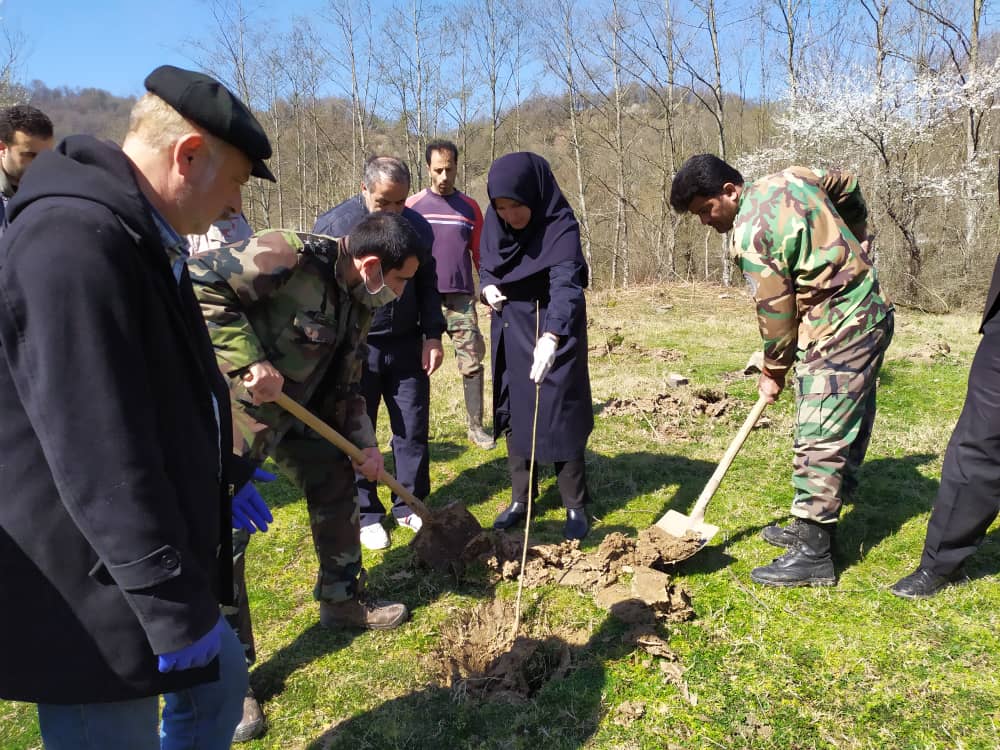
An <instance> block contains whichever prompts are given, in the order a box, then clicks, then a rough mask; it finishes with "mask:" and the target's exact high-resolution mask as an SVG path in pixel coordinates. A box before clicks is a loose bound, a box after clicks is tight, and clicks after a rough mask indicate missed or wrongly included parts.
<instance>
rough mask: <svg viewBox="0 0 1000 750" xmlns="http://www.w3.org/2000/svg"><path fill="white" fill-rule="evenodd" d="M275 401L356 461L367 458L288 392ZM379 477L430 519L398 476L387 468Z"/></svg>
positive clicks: (428, 513) (403, 499) (408, 504)
mask: <svg viewBox="0 0 1000 750" xmlns="http://www.w3.org/2000/svg"><path fill="white" fill-rule="evenodd" d="M274 401H275V403H276V404H277V405H278V406H280V407H281V408H282V409H284V410H285V411H287V412H288V413H289V414H291V415H292V416H293V417H295V418H296V419H298V420H300V421H301V422H303V423H304V424H306V425H308V426H309V427H311V428H312V429H313V430H315V431H316V432H317V433H319V434H320V435H321V436H322V437H323V438H324V439H325V440H327V441H329V442H331V443H333V444H334V445H335V446H337V447H338V448H340V450H342V451H343V452H344V453H346V454H347V455H348V456H349V457H350V458H351V459H352V460H353V461H354V462H355V463H359V464H362V463H364V462H365V460H366V456H365V454H364V451H362V450H361V449H360V448H358V447H357V446H356V445H355V444H354V443H352V442H351V441H350V440H348V439H347V438H345V437H344V436H343V435H341V434H340V433H339V432H337V431H336V430H335V429H333V428H332V427H331V426H330V425H328V424H327V423H326V422H324V421H323V420H322V419H320V418H319V417H317V416H316V415H315V414H313V413H312V412H311V411H309V410H308V409H307V408H305V407H304V406H302V404H300V403H299V402H297V401H295V400H293V399H292V398H290V397H289V396H288V395H287V394H284V393H281V394H279V395H278V398H276V399H275V400H274ZM378 479H379V481H380V482H382V483H383V484H384V485H386V486H387V487H388V488H389V489H391V490H392V491H393V492H395V493H396V495H397V496H398V497H399V498H400V499H401V500H402V501H403V502H404V503H406V505H407V506H408V507H409V508H410V510H412V511H413V512H414V513H416V514H417V515H418V516H419V517H420V520H421V521H429V520H430V515H431V512H430V509H429V508H428V507H427V506H426V505H424V503H423V501H422V500H420V498H418V497H417V496H416V495H414V494H413V493H412V492H410V491H409V490H408V489H406V488H405V487H404V486H403V485H401V484H400V483H399V482H397V481H396V478H395V477H394V476H392V475H391V474H388V473H386V471H385V469H383V470H382V471H380V472H379V475H378Z"/></svg>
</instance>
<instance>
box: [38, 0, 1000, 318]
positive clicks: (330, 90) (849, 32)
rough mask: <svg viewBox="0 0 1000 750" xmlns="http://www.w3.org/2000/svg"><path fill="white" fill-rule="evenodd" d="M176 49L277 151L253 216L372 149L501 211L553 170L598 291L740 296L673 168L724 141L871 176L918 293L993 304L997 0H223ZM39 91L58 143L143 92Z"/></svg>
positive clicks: (883, 237)
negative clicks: (704, 288) (696, 288)
mask: <svg viewBox="0 0 1000 750" xmlns="http://www.w3.org/2000/svg"><path fill="white" fill-rule="evenodd" d="M206 9H207V11H208V17H209V18H211V19H212V25H210V26H209V27H207V28H203V29H202V31H201V36H198V37H195V38H193V39H191V40H178V45H183V46H185V48H186V49H187V50H188V52H189V54H190V55H191V57H192V58H194V59H197V60H199V61H200V64H201V65H202V66H203V67H204V68H205V69H207V70H209V71H211V72H213V73H214V74H215V75H217V76H219V77H220V78H221V79H223V80H224V81H226V82H227V83H228V84H229V85H231V86H232V87H233V88H234V89H235V90H237V91H238V92H239V94H240V95H241V96H242V97H243V98H244V99H245V100H246V101H248V102H249V103H250V104H251V106H252V107H253V108H254V110H255V112H256V113H257V114H258V115H259V117H260V119H261V121H262V122H263V123H264V125H265V127H266V129H267V130H268V132H269V134H270V136H271V138H272V142H273V144H274V146H275V155H274V158H273V159H272V168H273V170H274V171H275V173H276V174H277V175H278V176H279V182H278V184H277V185H271V184H269V183H263V182H258V181H255V183H254V184H253V185H252V186H251V187H250V190H249V193H248V196H247V197H248V205H247V213H248V215H249V216H250V218H251V221H252V222H253V223H254V224H255V225H256V226H265V225H272V226H285V227H294V228H310V227H311V226H312V223H313V220H314V219H315V217H316V216H317V215H318V214H319V213H320V212H322V211H323V210H325V209H326V208H328V207H329V206H330V205H332V204H334V203H336V202H338V201H340V200H342V199H343V198H345V197H346V196H348V195H350V194H352V193H354V192H356V190H357V186H358V184H359V180H360V167H361V164H362V162H363V159H364V157H365V155H367V154H369V153H392V154H396V155H400V156H403V157H404V158H406V159H407V160H408V162H409V164H410V166H411V168H412V169H413V170H414V173H415V175H416V180H415V182H417V183H418V184H416V185H415V186H414V187H415V189H416V188H419V187H422V186H423V179H424V177H423V174H422V167H423V164H422V161H423V158H422V157H423V147H424V145H425V144H426V142H427V141H428V140H429V139H431V138H434V137H448V138H452V139H454V140H455V141H456V142H457V143H458V144H459V146H460V148H461V150H462V155H461V160H460V161H461V164H460V181H459V184H460V186H461V187H463V188H464V189H465V190H466V191H467V192H469V193H471V194H472V195H473V196H474V197H476V198H477V199H479V200H480V201H484V200H485V175H486V171H487V170H488V168H489V165H490V163H491V162H492V160H493V159H494V158H495V157H496V156H499V155H501V154H503V153H506V152H508V151H512V150H520V149H529V150H534V151H537V152H539V153H541V154H543V155H544V156H546V157H547V158H548V159H549V160H550V161H551V162H552V165H553V168H554V170H555V172H556V175H557V177H558V178H559V181H560V183H561V185H562V186H563V189H564V192H565V193H566V194H567V197H569V199H570V201H571V203H572V204H573V205H574V208H575V209H576V211H577V214H578V216H579V218H580V221H581V226H582V228H583V234H584V245H585V247H584V249H585V252H586V253H587V255H588V257H589V259H590V260H591V264H592V268H593V276H594V282H595V285H596V286H599V287H628V286H630V285H634V284H637V283H644V282H650V281H663V280H678V279H680V280H704V279H707V280H715V281H721V282H722V283H724V284H729V283H736V282H738V280H736V279H733V268H732V267H731V265H730V264H729V263H728V262H726V261H725V260H724V257H725V251H724V243H723V241H722V240H721V239H720V238H719V237H718V236H716V235H715V234H714V233H713V232H712V231H711V230H708V229H705V228H702V227H701V226H699V225H698V224H697V223H696V222H694V221H693V220H691V219H689V218H685V217H680V216H677V215H676V214H674V213H673V212H672V211H671V210H670V208H669V205H668V203H667V196H668V194H669V185H670V180H671V178H672V175H673V173H674V171H675V169H676V168H677V167H678V166H679V165H680V164H681V163H682V162H683V160H684V159H685V158H686V157H687V156H689V155H691V154H693V153H698V152H703V151H710V152H714V153H718V154H720V155H723V156H724V157H725V158H726V159H727V160H729V161H731V162H733V163H734V164H736V165H737V166H738V167H739V168H740V169H741V170H742V171H743V172H744V175H745V176H746V177H747V178H748V179H753V178H754V177H756V176H759V175H762V174H765V173H767V172H769V171H774V170H777V169H780V168H782V167H784V166H786V165H788V164H791V163H798V164H804V165H807V166H839V167H844V168H847V169H851V170H855V171H857V172H858V173H859V175H860V177H861V180H862V187H863V189H864V191H865V194H866V196H867V198H868V201H869V204H870V208H871V212H872V222H871V224H872V227H873V229H874V230H875V231H876V233H877V241H876V244H875V247H876V254H877V261H878V263H879V265H880V267H881V269H882V275H883V280H884V283H885V285H886V287H887V288H888V290H889V292H890V294H891V295H892V296H893V297H894V299H895V300H896V301H897V302H901V303H908V304H914V305H918V306H921V307H923V308H926V309H929V310H945V309H949V308H952V307H954V306H956V305H961V304H970V305H973V306H974V305H978V304H979V303H980V301H981V297H982V291H983V290H984V289H985V285H986V282H987V279H988V277H989V274H990V272H991V269H992V266H993V260H994V258H995V257H996V254H997V252H998V249H1000V245H998V239H997V222H998V211H997V196H996V190H997V154H998V133H997V126H996V120H997V93H998V87H1000V74H998V73H1000V63H998V56H997V53H998V35H997V33H996V32H997V30H996V28H995V27H994V28H991V27H990V25H989V23H988V20H989V18H991V16H990V12H991V9H990V8H989V7H988V5H987V3H986V2H985V0H973V1H972V2H971V3H965V2H963V3H958V2H951V0H911V2H908V3H899V2H892V1H891V0H842V1H841V0H838V1H836V2H830V1H827V0H797V1H794V2H793V0H760V1H759V2H757V3H756V4H745V3H738V2H736V0H662V1H660V2H650V1H647V0H594V1H593V2H575V1H574V0H552V1H551V2H548V3H543V4H529V3H527V2H525V0H475V1H474V2H471V3H462V4H459V3H457V2H456V3H449V2H437V3H432V2H425V1H424V0H399V2H396V3H394V4H391V5H390V4H389V3H370V2H368V0H360V1H359V0H326V1H325V2H323V0H318V2H317V5H316V11H315V13H314V14H313V15H312V16H310V17H309V18H304V19H302V18H292V19H288V18H284V19H275V18H274V17H273V16H272V15H269V14H271V13H273V11H272V10H270V9H268V8H267V7H266V6H263V5H262V4H258V3H254V2H246V1H245V0H208V1H207V2H206ZM23 93H24V95H25V96H27V97H28V98H30V99H31V100H32V101H34V102H35V103H36V104H37V105H38V106H40V107H41V108H43V109H46V110H48V111H50V114H52V116H53V119H54V120H55V121H56V126H57V128H58V130H59V132H60V133H66V132H70V131H81V130H82V131H87V132H93V133H96V134H99V135H102V136H106V137H110V138H119V137H120V136H121V134H122V133H123V131H124V128H125V124H126V120H127V109H128V101H126V100H122V99H118V98H116V97H112V96H110V95H108V94H106V93H105V92H101V91H95V90H91V89H88V90H83V91H68V90H52V89H48V88H46V87H45V86H44V85H42V84H40V83H34V84H31V85H30V86H28V87H27V88H26V89H24V90H23Z"/></svg>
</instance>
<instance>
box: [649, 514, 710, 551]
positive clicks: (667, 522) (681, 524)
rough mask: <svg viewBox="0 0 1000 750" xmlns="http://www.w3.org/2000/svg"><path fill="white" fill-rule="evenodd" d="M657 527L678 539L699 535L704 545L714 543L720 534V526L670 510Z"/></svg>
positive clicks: (657, 523)
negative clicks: (713, 538) (714, 539)
mask: <svg viewBox="0 0 1000 750" xmlns="http://www.w3.org/2000/svg"><path fill="white" fill-rule="evenodd" d="M656 526H657V528H659V529H662V530H663V531H665V532H667V533H668V534H670V536H675V537H677V538H678V539H680V538H681V537H683V536H684V535H685V534H687V533H688V532H690V533H692V534H697V535H698V536H700V537H701V539H702V545H705V544H708V543H709V542H710V541H712V537H714V536H715V535H716V534H717V533H718V532H719V527H718V526H713V525H712V524H710V523H705V522H704V521H694V520H692V518H691V517H690V516H685V515H684V514H683V513H678V512H677V511H676V510H668V511H667V512H666V513H665V514H664V516H663V518H661V519H660V520H659V521H657V522H656Z"/></svg>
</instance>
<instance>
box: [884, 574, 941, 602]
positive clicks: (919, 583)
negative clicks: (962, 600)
mask: <svg viewBox="0 0 1000 750" xmlns="http://www.w3.org/2000/svg"><path fill="white" fill-rule="evenodd" d="M957 577H958V574H957V573H952V574H951V575H946V576H940V575H938V574H937V573H932V572H931V571H929V570H928V569H927V568H917V569H916V570H915V571H913V572H912V573H910V575H908V576H906V577H905V578H900V579H899V580H898V581H896V583H895V584H894V585H893V586H892V588H890V589H889V591H891V592H892V593H894V594H895V595H896V596H899V597H902V598H903V599H926V598H927V597H929V596H934V595H935V594H936V593H937V592H939V591H940V590H941V589H943V588H944V587H945V586H947V585H948V584H949V583H951V582H952V581H954V580H955V579H956V578H957Z"/></svg>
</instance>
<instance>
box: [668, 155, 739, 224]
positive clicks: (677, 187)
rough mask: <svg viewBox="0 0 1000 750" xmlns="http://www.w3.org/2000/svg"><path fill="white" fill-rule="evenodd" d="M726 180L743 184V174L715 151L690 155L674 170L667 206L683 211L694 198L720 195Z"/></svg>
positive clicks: (679, 211)
mask: <svg viewBox="0 0 1000 750" xmlns="http://www.w3.org/2000/svg"><path fill="white" fill-rule="evenodd" d="M727 182H731V183H733V184H734V185H742V184H743V175H741V174H740V173H739V172H738V171H737V170H736V169H735V168H733V167H731V166H729V165H728V164H726V162H724V161H723V160H722V159H720V158H719V157H718V156H715V155H714V154H698V155H697V156H692V157H691V158H690V159H688V160H687V161H686V162H684V166H682V167H681V168H680V169H678V170H677V174H675V175H674V181H673V183H672V184H671V185H670V205H671V206H673V208H674V211H677V212H678V213H684V212H685V211H687V210H688V206H690V205H691V201H693V200H694V199H695V198H697V197H699V196H700V197H704V198H714V197H715V196H717V195H721V194H722V186H723V185H725V184H726V183H727Z"/></svg>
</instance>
